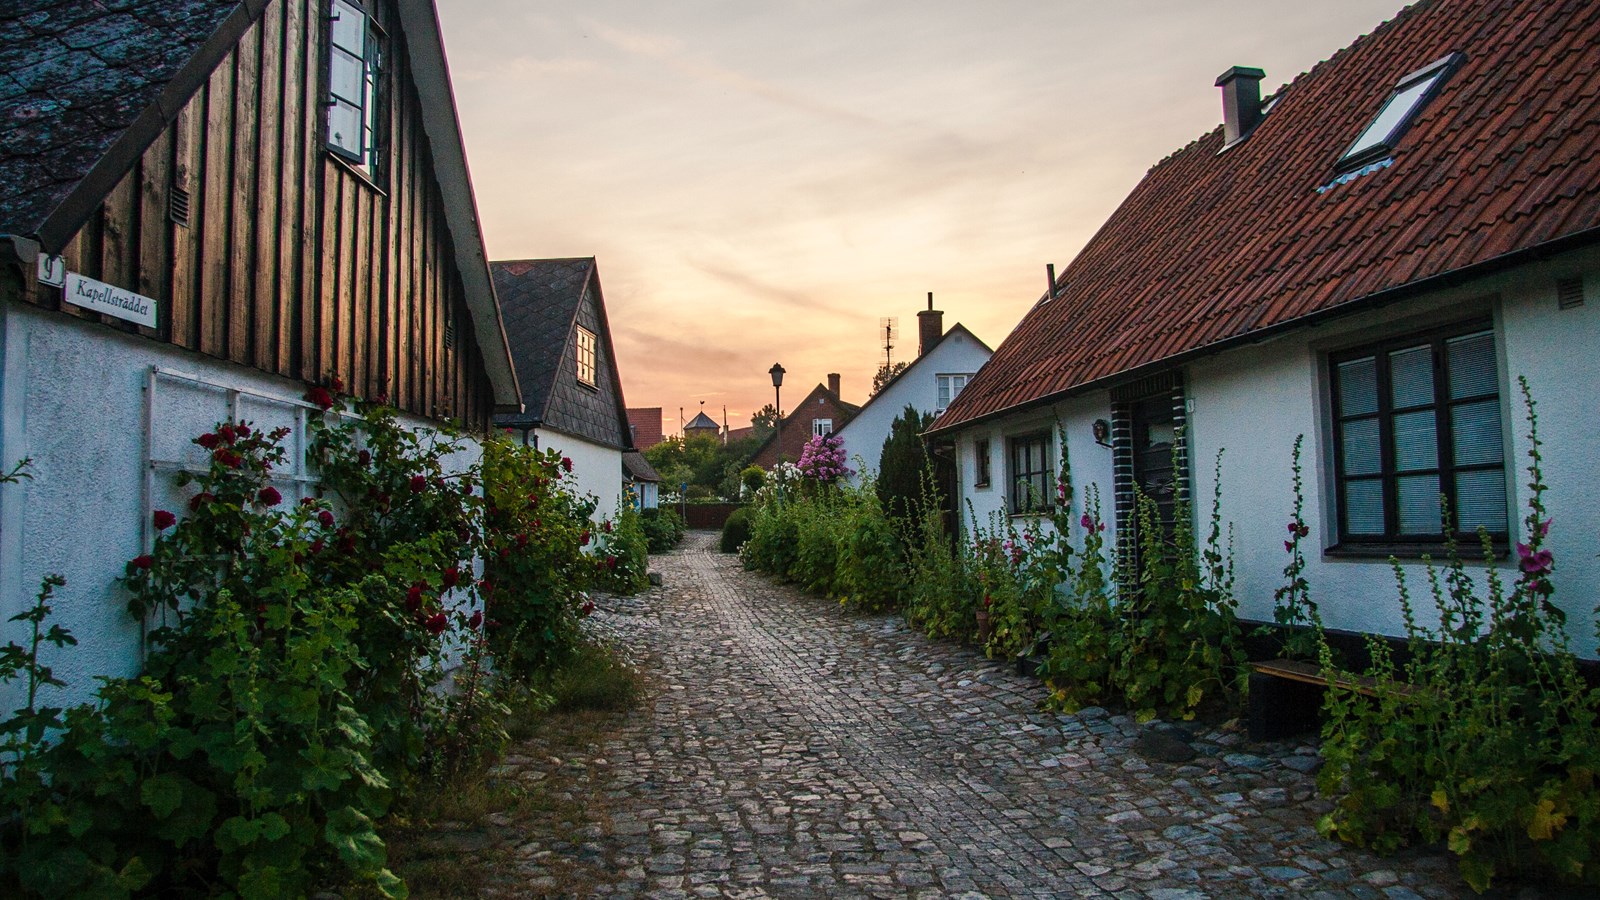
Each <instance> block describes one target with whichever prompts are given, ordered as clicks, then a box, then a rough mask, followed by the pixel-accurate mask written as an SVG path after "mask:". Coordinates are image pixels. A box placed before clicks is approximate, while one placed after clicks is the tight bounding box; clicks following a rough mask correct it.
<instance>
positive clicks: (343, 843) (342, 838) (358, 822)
mask: <svg viewBox="0 0 1600 900" xmlns="http://www.w3.org/2000/svg"><path fill="white" fill-rule="evenodd" d="M322 833H323V837H324V838H326V839H327V841H328V843H329V844H330V845H331V846H332V847H333V848H334V850H336V851H337V852H338V854H339V858H340V859H342V860H344V862H345V864H346V865H348V866H349V867H350V868H352V869H354V870H355V871H357V872H362V873H369V872H377V871H378V870H380V869H382V868H383V864H384V862H385V861H386V860H387V859H388V855H389V854H388V849H387V848H386V847H384V845H383V839H382V838H380V837H378V833H377V831H376V830H374V829H373V826H372V820H371V819H369V818H367V817H366V816H365V815H364V814H362V813H361V811H360V810H357V809H355V808H354V807H350V806H346V807H342V808H340V809H337V810H335V811H334V812H333V814H332V815H330V816H328V824H327V827H325V828H324V829H323V832H322Z"/></svg>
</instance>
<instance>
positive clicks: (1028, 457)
mask: <svg viewBox="0 0 1600 900" xmlns="http://www.w3.org/2000/svg"><path fill="white" fill-rule="evenodd" d="M1050 476H1051V472H1050V435H1049V434H1048V433H1045V432H1040V433H1038V434H1028V435H1022V436H1020V437H1014V438H1012V439H1011V498H1010V499H1011V511H1012V512H1013V513H1027V512H1035V511H1038V510H1045V509H1049V508H1050V505H1051V503H1050V501H1051V500H1053V499H1054V497H1053V495H1052V490H1051V484H1050Z"/></svg>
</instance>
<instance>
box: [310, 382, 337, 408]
mask: <svg viewBox="0 0 1600 900" xmlns="http://www.w3.org/2000/svg"><path fill="white" fill-rule="evenodd" d="M306 402H307V403H312V404H315V405H317V406H320V407H322V409H324V410H329V409H333V395H332V394H330V393H328V389H327V388H323V387H314V388H312V389H311V390H309V391H306Z"/></svg>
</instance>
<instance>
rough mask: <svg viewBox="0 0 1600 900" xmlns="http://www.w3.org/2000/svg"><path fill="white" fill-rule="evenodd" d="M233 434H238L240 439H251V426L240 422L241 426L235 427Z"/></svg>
mask: <svg viewBox="0 0 1600 900" xmlns="http://www.w3.org/2000/svg"><path fill="white" fill-rule="evenodd" d="M233 433H234V434H237V435H238V436H239V437H249V436H250V426H249V425H246V424H245V423H243V422H240V423H239V424H237V425H235V426H233Z"/></svg>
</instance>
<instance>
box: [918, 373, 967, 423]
mask: <svg viewBox="0 0 1600 900" xmlns="http://www.w3.org/2000/svg"><path fill="white" fill-rule="evenodd" d="M935 377H936V378H937V379H938V381H939V406H938V409H937V410H935V414H937V413H942V412H944V411H945V408H946V407H948V406H949V405H950V401H952V400H954V399H956V395H957V394H959V393H961V389H962V388H964V387H966V386H967V379H969V378H971V377H972V375H971V373H966V374H958V375H938V376H935ZM924 383H926V382H924Z"/></svg>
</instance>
